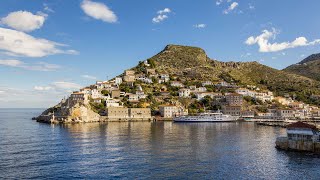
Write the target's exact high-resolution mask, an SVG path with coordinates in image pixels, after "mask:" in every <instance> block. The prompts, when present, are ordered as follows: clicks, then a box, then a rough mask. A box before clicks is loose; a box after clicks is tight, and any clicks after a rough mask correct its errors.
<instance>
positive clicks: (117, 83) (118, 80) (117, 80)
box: [115, 77, 122, 85]
mask: <svg viewBox="0 0 320 180" xmlns="http://www.w3.org/2000/svg"><path fill="white" fill-rule="evenodd" d="M121 83H122V78H121V77H116V79H115V84H116V85H120V84H121Z"/></svg>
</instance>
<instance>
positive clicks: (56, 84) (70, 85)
mask: <svg viewBox="0 0 320 180" xmlns="http://www.w3.org/2000/svg"><path fill="white" fill-rule="evenodd" d="M52 85H53V86H54V87H55V88H58V89H69V90H70V89H73V90H76V89H80V88H81V86H80V85H79V84H76V83H73V82H65V81H57V82H54V83H52Z"/></svg>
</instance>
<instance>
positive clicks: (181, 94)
mask: <svg viewBox="0 0 320 180" xmlns="http://www.w3.org/2000/svg"><path fill="white" fill-rule="evenodd" d="M190 93H191V90H190V89H180V90H179V97H189V96H190Z"/></svg>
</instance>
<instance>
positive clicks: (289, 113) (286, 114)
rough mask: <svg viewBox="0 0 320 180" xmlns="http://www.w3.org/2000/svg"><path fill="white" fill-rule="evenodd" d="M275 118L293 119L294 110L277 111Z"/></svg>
mask: <svg viewBox="0 0 320 180" xmlns="http://www.w3.org/2000/svg"><path fill="white" fill-rule="evenodd" d="M277 116H278V117H282V118H293V117H294V110H293V109H278V110H277Z"/></svg>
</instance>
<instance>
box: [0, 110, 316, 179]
mask: <svg viewBox="0 0 320 180" xmlns="http://www.w3.org/2000/svg"><path fill="white" fill-rule="evenodd" d="M41 111H42V110H41V109H0V179H9V178H18V179H20V178H31V179H34V178H38V179H59V178H61V179H62V178H63V179H68V178H81V179H101V178H104V179H114V178H124V179H133V178H135V179H164V178H170V179H319V178H320V158H319V157H317V156H314V155H311V154H301V153H297V152H290V153H288V152H284V151H278V150H276V149H275V148H274V146H275V144H274V142H275V139H276V137H277V136H278V135H282V134H285V130H284V129H282V128H274V127H262V126H257V125H255V124H253V123H201V124H196V123H193V124H186V123H184V124H183V123H182V124H177V123H171V122H156V123H151V122H132V123H109V124H99V123H94V124H75V125H49V124H40V123H37V122H35V121H32V120H30V118H31V117H33V116H36V115H38V114H39V113H40V112H41Z"/></svg>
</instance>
